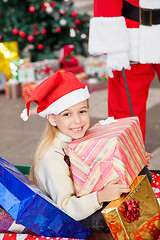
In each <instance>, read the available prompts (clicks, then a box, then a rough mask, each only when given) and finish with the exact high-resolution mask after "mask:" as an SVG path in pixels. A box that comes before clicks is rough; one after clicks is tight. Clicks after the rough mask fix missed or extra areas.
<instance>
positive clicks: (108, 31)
mask: <svg viewBox="0 0 160 240" xmlns="http://www.w3.org/2000/svg"><path fill="white" fill-rule="evenodd" d="M122 8H123V0H94V17H93V18H92V19H91V21H90V32H89V42H88V51H89V53H90V54H92V55H101V54H107V56H106V70H107V73H108V75H109V76H110V77H113V73H112V71H113V70H118V71H121V70H122V69H123V68H125V69H128V70H129V69H130V61H129V56H128V51H129V36H128V31H127V27H126V22H125V18H124V17H123V16H122V14H121V10H122Z"/></svg>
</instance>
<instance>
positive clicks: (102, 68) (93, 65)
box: [84, 55, 108, 82]
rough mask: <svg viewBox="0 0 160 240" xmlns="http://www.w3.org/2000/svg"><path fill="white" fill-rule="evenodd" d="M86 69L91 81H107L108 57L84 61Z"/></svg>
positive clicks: (97, 57) (90, 58) (91, 58)
mask: <svg viewBox="0 0 160 240" xmlns="http://www.w3.org/2000/svg"><path fill="white" fill-rule="evenodd" d="M84 68H85V73H86V74H87V75H88V78H89V79H90V78H96V79H97V80H98V81H107V79H108V76H107V73H106V56H104V55H102V56H96V57H88V58H86V60H85V61H84ZM98 81H97V82H98Z"/></svg>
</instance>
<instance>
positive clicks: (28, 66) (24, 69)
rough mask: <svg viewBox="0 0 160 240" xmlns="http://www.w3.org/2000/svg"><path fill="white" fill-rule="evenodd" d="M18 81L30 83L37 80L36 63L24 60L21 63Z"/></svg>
mask: <svg viewBox="0 0 160 240" xmlns="http://www.w3.org/2000/svg"><path fill="white" fill-rule="evenodd" d="M18 81H19V82H20V83H28V82H34V81H35V72H34V63H32V62H30V61H24V62H23V63H22V64H20V65H19V69H18Z"/></svg>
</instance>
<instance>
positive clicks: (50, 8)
mask: <svg viewBox="0 0 160 240" xmlns="http://www.w3.org/2000/svg"><path fill="white" fill-rule="evenodd" d="M45 11H46V13H47V14H51V13H53V8H52V7H51V6H48V7H47V8H46V10H45Z"/></svg>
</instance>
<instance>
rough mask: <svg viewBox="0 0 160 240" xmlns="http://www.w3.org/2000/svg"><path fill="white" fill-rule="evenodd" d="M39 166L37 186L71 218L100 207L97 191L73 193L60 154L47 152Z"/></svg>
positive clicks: (67, 170) (76, 217)
mask: <svg viewBox="0 0 160 240" xmlns="http://www.w3.org/2000/svg"><path fill="white" fill-rule="evenodd" d="M51 155H52V156H51ZM39 166H40V167H39V168H37V170H36V177H37V179H38V182H39V187H40V188H41V189H45V192H47V194H48V195H49V197H50V198H51V199H52V200H53V201H54V203H56V204H57V205H58V207H59V208H60V209H61V210H63V211H64V212H65V213H67V214H68V215H69V216H71V217H72V218H73V219H75V220H76V221H79V220H82V219H85V218H86V217H88V216H90V215H91V214H92V213H94V212H95V211H96V210H98V209H100V208H101V206H100V205H99V203H98V201H97V192H94V193H91V194H88V195H85V196H82V197H77V196H76V195H75V188H74V183H73V180H72V176H71V172H70V171H69V168H68V166H67V164H66V163H65V162H64V159H63V156H62V155H61V154H58V153H56V152H52V153H47V154H46V155H45V156H44V158H43V159H42V161H41V165H39Z"/></svg>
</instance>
